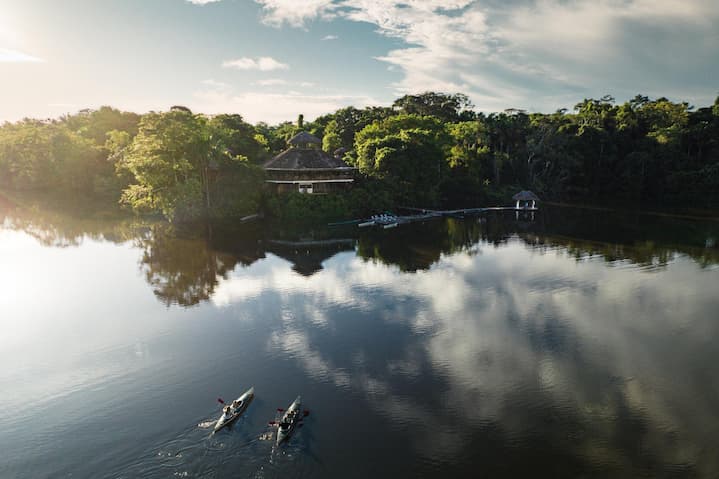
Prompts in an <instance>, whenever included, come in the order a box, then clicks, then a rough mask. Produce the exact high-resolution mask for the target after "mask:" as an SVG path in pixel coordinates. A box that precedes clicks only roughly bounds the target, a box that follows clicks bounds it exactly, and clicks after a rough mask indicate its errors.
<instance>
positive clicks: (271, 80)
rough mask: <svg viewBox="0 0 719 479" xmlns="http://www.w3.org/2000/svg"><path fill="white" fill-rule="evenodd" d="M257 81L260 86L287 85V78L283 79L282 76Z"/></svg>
mask: <svg viewBox="0 0 719 479" xmlns="http://www.w3.org/2000/svg"><path fill="white" fill-rule="evenodd" d="M255 83H256V84H257V85H260V86H277V85H287V80H283V79H282V78H267V79H265V80H257V81H256V82H255Z"/></svg>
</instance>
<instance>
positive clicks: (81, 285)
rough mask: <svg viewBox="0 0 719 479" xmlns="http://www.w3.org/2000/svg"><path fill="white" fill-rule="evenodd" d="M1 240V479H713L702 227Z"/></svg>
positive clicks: (706, 250) (130, 225) (710, 268)
mask: <svg viewBox="0 0 719 479" xmlns="http://www.w3.org/2000/svg"><path fill="white" fill-rule="evenodd" d="M0 224H2V225H3V226H2V227H1V228H0V477H2V478H6V477H32V478H44V477H48V478H50V477H52V478H58V477H73V478H85V477H88V478H90V477H92V478H97V477H112V478H135V477H147V478H173V477H180V478H182V477H188V478H190V477H250V478H271V477H328V478H329V477H332V478H334V477H358V478H360V477H440V476H441V477H533V478H537V477H547V478H557V477H707V478H709V477H719V453H718V452H717V451H719V374H717V364H719V344H717V338H719V247H718V246H717V238H719V223H717V222H712V221H698V220H690V219H677V218H668V217H657V216H643V215H639V214H619V213H614V212H601V211H592V210H582V209H573V208H561V209H560V208H546V209H545V210H543V211H541V212H540V213H538V214H537V215H536V216H535V218H534V219H532V218H530V217H524V216H522V217H520V218H516V217H515V215H514V213H510V214H494V215H491V216H489V217H487V218H486V219H478V218H466V219H447V220H436V221H431V222H428V223H426V224H419V225H411V226H402V227H399V228H396V229H392V230H386V231H365V230H362V231H360V230H357V229H354V228H352V227H348V228H344V229H336V230H327V231H323V230H317V231H303V232H292V231H290V230H282V229H278V228H276V229H271V228H268V227H265V226H263V225H243V226H241V227H219V226H216V225H215V226H212V227H210V226H203V227H198V228H195V229H193V230H177V229H175V228H172V227H170V226H168V225H165V224H147V223H141V222H133V221H116V222H107V221H106V222H97V221H90V220H77V219H70V218H67V217H61V216H58V215H51V214H46V213H41V212H39V211H35V212H29V211H23V210H20V209H18V208H16V207H13V206H12V205H10V204H8V203H7V202H5V203H3V204H1V205H0ZM308 240H312V241H317V240H323V241H325V243H323V244H317V243H313V244H307V243H305V244H298V243H297V242H299V241H308ZM328 240H333V241H328ZM335 240H339V241H335ZM252 385H254V387H255V390H256V394H257V397H256V399H255V401H254V402H253V403H252V404H251V405H250V407H249V409H248V411H247V413H246V414H245V416H244V417H242V418H241V419H240V420H239V421H238V422H237V423H236V424H235V425H234V426H233V427H232V429H231V430H224V431H221V432H220V433H218V434H216V435H214V436H211V435H210V431H211V429H209V428H208V426H209V425H210V424H211V423H212V422H214V421H215V420H216V419H217V417H218V416H219V405H218V403H217V402H216V398H217V397H218V396H221V397H223V398H225V399H232V398H233V397H236V396H237V395H239V394H240V393H242V392H243V391H245V390H246V389H247V388H249V387H250V386H252ZM298 394H301V395H302V398H303V402H304V406H305V407H306V408H308V409H310V411H311V414H310V415H309V416H308V417H307V418H306V419H305V420H304V426H303V427H302V428H301V429H299V430H298V431H297V433H296V434H295V435H294V436H293V437H292V438H291V440H290V442H289V443H288V444H286V445H284V446H282V447H279V448H278V447H275V446H274V442H273V441H272V440H266V437H267V436H268V433H272V432H273V429H272V428H271V427H269V426H268V425H267V422H268V421H271V420H273V419H275V417H276V415H277V412H276V408H278V407H287V406H288V405H289V403H290V402H291V401H292V400H293V399H294V398H295V397H296V396H297V395H298Z"/></svg>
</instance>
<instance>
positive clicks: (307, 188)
mask: <svg viewBox="0 0 719 479" xmlns="http://www.w3.org/2000/svg"><path fill="white" fill-rule="evenodd" d="M299 186H300V187H299V191H300V193H309V194H312V183H300V185H299Z"/></svg>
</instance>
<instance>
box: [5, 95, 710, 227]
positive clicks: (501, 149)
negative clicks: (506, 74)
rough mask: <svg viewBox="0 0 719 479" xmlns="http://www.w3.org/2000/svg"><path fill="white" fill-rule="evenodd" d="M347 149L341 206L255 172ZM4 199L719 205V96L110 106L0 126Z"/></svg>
mask: <svg viewBox="0 0 719 479" xmlns="http://www.w3.org/2000/svg"><path fill="white" fill-rule="evenodd" d="M303 130H304V131H308V132H310V133H312V134H313V135H315V136H317V137H319V138H322V143H323V145H322V146H323V148H324V149H325V150H327V151H328V152H334V151H336V150H337V149H339V148H343V149H344V151H345V153H344V155H345V156H344V158H345V160H346V161H347V162H348V163H349V164H351V165H353V166H356V167H357V168H358V169H359V175H358V180H357V182H356V186H355V187H354V188H353V190H352V191H351V192H349V193H347V194H343V195H328V196H322V197H312V196H307V195H300V194H290V195H284V196H281V197H279V196H273V195H270V194H268V193H267V192H266V191H265V190H264V188H263V178H264V175H263V171H262V168H261V164H262V163H263V162H264V161H266V160H267V159H269V158H271V157H272V155H274V154H276V153H278V152H280V151H281V150H283V149H284V148H285V147H286V144H287V140H288V139H289V138H291V137H292V136H293V135H295V134H296V133H297V132H299V131H303ZM0 188H3V189H4V190H6V191H18V192H28V193H30V194H35V193H41V194H44V195H46V194H55V195H58V196H66V197H67V196H70V197H74V198H77V199H80V200H81V201H84V202H94V203H97V204H98V205H101V206H102V205H109V204H118V203H119V204H120V205H123V206H125V207H127V208H131V209H133V210H134V211H137V212H142V213H154V214H162V215H164V216H165V217H167V218H168V219H170V220H173V221H182V220H191V219H196V218H200V217H208V216H209V217H224V218H227V217H233V216H241V215H244V214H250V213H254V212H257V211H264V212H266V213H268V214H271V215H272V214H274V215H280V216H282V215H284V216H289V217H297V216H303V217H308V218H315V219H319V218H329V217H342V216H350V215H362V214H367V213H370V212H374V211H377V210H378V209H385V208H391V207H393V206H396V205H412V206H421V207H437V206H447V207H455V206H480V205H486V204H488V203H489V202H497V201H504V202H506V201H507V200H508V199H509V198H508V196H510V195H509V192H514V191H516V190H518V189H520V188H521V189H531V190H533V191H535V192H536V193H537V194H538V195H539V196H540V197H542V198H543V199H547V200H555V201H567V202H581V203H586V204H606V203H611V204H613V205H619V204H632V205H643V206H651V207H660V208H667V207H682V208H687V207H693V208H716V207H719V97H718V98H717V100H716V101H715V102H714V105H712V106H709V107H702V108H695V107H693V106H690V105H689V104H687V103H675V102H672V101H669V100H668V99H666V98H658V99H650V98H648V97H645V96H636V97H635V98H633V99H632V100H630V101H627V102H625V103H623V104H616V102H615V101H614V99H613V98H612V97H609V96H606V97H603V98H601V99H586V100H584V101H582V102H581V103H578V104H577V105H576V106H575V108H574V111H573V112H568V111H565V110H559V111H557V112H554V113H551V114H542V113H527V112H525V111H523V110H516V109H509V110H505V111H504V112H502V113H492V114H489V115H487V114H484V113H478V112H476V111H475V110H474V107H473V105H472V104H471V103H470V102H469V99H468V98H467V96H465V95H463V94H443V93H433V92H428V93H423V94H420V95H406V96H404V97H402V98H399V99H398V100H396V101H395V102H394V103H393V104H392V106H391V107H367V108H363V109H358V108H354V107H347V108H342V109H340V110H337V111H336V112H334V113H329V114H327V115H323V116H321V117H319V118H317V119H315V120H314V121H313V122H305V121H304V120H303V118H302V115H300V116H299V118H298V121H297V122H295V123H291V122H286V123H282V124H279V125H274V126H270V125H267V124H264V123H259V124H256V125H251V124H249V123H247V122H245V121H244V120H243V118H242V116H241V115H238V114H224V115H214V116H208V115H203V114H195V113H193V112H191V111H190V110H189V109H187V108H185V107H182V106H175V107H172V108H170V110H169V111H167V112H150V113H147V114H144V115H138V114H135V113H128V112H121V111H118V110H116V109H113V108H110V107H102V108H100V109H98V110H83V111H80V112H78V113H77V114H74V115H68V116H65V117H62V118H59V119H52V120H32V119H25V120H22V121H19V122H16V123H5V124H3V125H2V126H0Z"/></svg>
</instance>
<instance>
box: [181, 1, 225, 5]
mask: <svg viewBox="0 0 719 479" xmlns="http://www.w3.org/2000/svg"><path fill="white" fill-rule="evenodd" d="M187 1H188V2H189V3H193V4H195V5H207V4H208V3H215V2H220V1H222V0H187Z"/></svg>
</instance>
